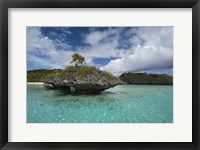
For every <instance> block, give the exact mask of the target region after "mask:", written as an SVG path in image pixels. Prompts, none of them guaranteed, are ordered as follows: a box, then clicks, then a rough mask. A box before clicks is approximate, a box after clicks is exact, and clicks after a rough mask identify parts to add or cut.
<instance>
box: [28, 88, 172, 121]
mask: <svg viewBox="0 0 200 150" xmlns="http://www.w3.org/2000/svg"><path fill="white" fill-rule="evenodd" d="M27 122H28V123H172V122H173V86H170V85H119V86H116V87H114V88H110V89H108V90H106V91H105V92H103V93H102V94H100V95H68V94H66V93H65V92H63V91H60V90H45V89H44V88H43V85H30V84H28V85H27Z"/></svg>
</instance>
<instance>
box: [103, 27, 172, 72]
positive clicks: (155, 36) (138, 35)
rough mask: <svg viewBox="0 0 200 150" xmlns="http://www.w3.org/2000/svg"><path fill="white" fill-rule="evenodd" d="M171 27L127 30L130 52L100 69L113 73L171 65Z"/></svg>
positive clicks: (168, 66) (170, 66)
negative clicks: (130, 46)
mask: <svg viewBox="0 0 200 150" xmlns="http://www.w3.org/2000/svg"><path fill="white" fill-rule="evenodd" d="M172 29H173V28H172V27H161V28H137V30H136V29H135V28H133V29H130V30H129V31H127V34H129V35H131V34H133V36H132V37H130V38H129V40H130V42H131V43H132V44H133V46H132V49H133V50H132V54H129V55H125V56H123V57H121V58H120V59H116V60H112V61H110V62H109V63H108V64H107V65H106V66H104V67H101V69H102V70H106V71H110V72H112V73H113V74H115V75H120V74H121V73H123V72H134V71H135V72H136V71H144V70H152V69H166V68H172V67H173V35H172V33H173V30H172Z"/></svg>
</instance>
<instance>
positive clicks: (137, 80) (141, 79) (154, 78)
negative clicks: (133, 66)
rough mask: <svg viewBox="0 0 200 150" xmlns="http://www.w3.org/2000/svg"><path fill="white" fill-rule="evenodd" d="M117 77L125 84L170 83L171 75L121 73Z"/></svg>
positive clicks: (171, 82) (171, 80)
mask: <svg viewBox="0 0 200 150" xmlns="http://www.w3.org/2000/svg"><path fill="white" fill-rule="evenodd" d="M119 79H120V80H121V81H123V82H125V83H127V84H150V85H172V84H173V77H172V76H169V75H167V74H147V73H132V72H128V73H123V74H122V75H120V76H119Z"/></svg>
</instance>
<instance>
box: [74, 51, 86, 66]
mask: <svg viewBox="0 0 200 150" xmlns="http://www.w3.org/2000/svg"><path fill="white" fill-rule="evenodd" d="M74 62H75V66H76V67H77V66H78V64H81V65H82V64H83V63H85V58H84V57H83V56H82V55H80V54H78V53H74V54H73V55H72V61H71V63H74Z"/></svg>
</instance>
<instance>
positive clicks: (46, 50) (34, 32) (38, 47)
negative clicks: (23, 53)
mask: <svg viewBox="0 0 200 150" xmlns="http://www.w3.org/2000/svg"><path fill="white" fill-rule="evenodd" d="M59 44H60V45H61V46H65V45H66V43H62V42H60V41H59ZM56 46H57V44H55V41H53V40H51V39H49V38H48V37H47V36H42V34H41V31H40V28H34V27H29V28H28V30H27V59H28V62H30V63H32V64H33V65H34V66H38V67H40V68H48V69H53V68H64V67H65V66H66V65H69V63H70V61H71V54H72V53H73V52H72V51H66V50H57V49H56ZM36 68H37V67H36Z"/></svg>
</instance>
